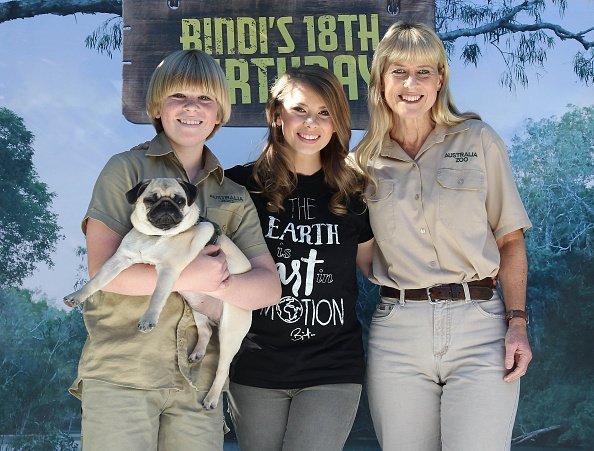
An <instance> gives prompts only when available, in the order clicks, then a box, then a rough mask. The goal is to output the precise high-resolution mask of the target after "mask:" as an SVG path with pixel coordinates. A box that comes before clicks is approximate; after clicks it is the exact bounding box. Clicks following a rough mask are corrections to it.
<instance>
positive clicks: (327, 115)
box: [318, 110, 330, 117]
mask: <svg viewBox="0 0 594 451" xmlns="http://www.w3.org/2000/svg"><path fill="white" fill-rule="evenodd" d="M318 114H319V115H320V116H324V117H330V111H328V110H322V111H320V112H319V113H318Z"/></svg>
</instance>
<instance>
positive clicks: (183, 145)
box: [155, 88, 221, 153]
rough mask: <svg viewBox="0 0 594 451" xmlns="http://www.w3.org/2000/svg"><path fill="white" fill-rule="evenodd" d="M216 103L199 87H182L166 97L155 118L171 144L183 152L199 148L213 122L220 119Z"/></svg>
mask: <svg viewBox="0 0 594 451" xmlns="http://www.w3.org/2000/svg"><path fill="white" fill-rule="evenodd" d="M218 111H219V105H218V103H217V101H216V99H215V98H214V96H213V95H212V94H210V93H207V92H205V91H204V90H202V89H197V88H195V89H181V90H179V91H175V92H173V93H172V94H170V95H168V96H167V97H165V99H164V100H163V101H162V102H161V107H160V108H159V111H157V114H156V115H155V118H156V119H160V120H161V124H162V125H163V130H164V131H165V134H166V135H167V138H168V140H169V142H170V143H171V147H173V149H174V150H175V151H176V152H178V153H184V152H189V151H194V150H201V149H202V146H203V145H204V142H205V141H206V139H207V138H208V137H209V136H210V134H211V133H212V131H213V130H214V128H215V126H216V125H218V124H220V123H221V120H220V118H219V117H218Z"/></svg>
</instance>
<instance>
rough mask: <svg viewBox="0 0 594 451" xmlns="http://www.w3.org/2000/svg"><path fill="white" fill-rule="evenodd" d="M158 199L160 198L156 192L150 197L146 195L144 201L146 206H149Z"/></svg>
mask: <svg viewBox="0 0 594 451" xmlns="http://www.w3.org/2000/svg"><path fill="white" fill-rule="evenodd" d="M158 200H159V198H158V197H157V195H156V194H153V195H152V196H150V197H145V198H144V200H143V202H144V204H145V205H146V206H149V207H150V206H151V205H153V204H154V203H155V202H157V201H158Z"/></svg>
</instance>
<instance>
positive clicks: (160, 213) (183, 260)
mask: <svg viewBox="0 0 594 451" xmlns="http://www.w3.org/2000/svg"><path fill="white" fill-rule="evenodd" d="M197 193H198V189H197V188H196V186H194V185H192V184H190V183H187V182H185V181H182V180H178V179H172V178H157V179H152V180H147V181H143V182H141V183H139V184H138V185H136V186H135V187H134V188H132V189H131V190H130V191H128V192H127V193H126V198H127V200H128V202H130V203H131V204H134V211H133V212H132V216H131V221H132V225H133V228H132V230H130V231H129V232H128V233H127V234H126V236H124V238H123V239H122V242H121V244H120V246H119V247H118V249H117V251H116V253H115V254H114V255H113V256H112V257H111V258H109V259H108V260H107V261H106V262H105V263H104V264H103V266H102V267H101V269H100V270H99V271H98V272H97V274H96V275H95V277H93V278H92V279H91V280H89V281H88V282H87V283H86V284H85V285H84V286H82V287H81V288H80V289H79V290H78V291H75V292H74V293H71V294H69V295H68V296H65V297H64V303H65V304H66V305H68V306H70V307H74V306H76V305H79V304H80V303H81V302H83V301H84V300H86V299H87V298H89V297H90V296H91V295H92V294H93V293H95V292H96V291H98V290H100V289H101V288H103V287H104V286H105V285H107V284H108V283H109V282H110V281H111V280H113V279H114V278H115V277H116V276H117V275H118V274H119V273H120V272H121V271H123V270H124V269H126V268H128V267H129V266H132V265H133V264H135V263H146V264H149V265H154V266H155V267H156V270H157V284H156V287H155V290H154V292H153V294H152V296H151V299H150V303H149V307H148V309H147V310H146V312H145V313H144V315H143V317H142V318H141V319H140V321H139V322H138V329H139V330H140V331H141V332H150V331H151V330H152V329H153V328H154V327H155V326H156V325H157V323H158V321H159V315H160V314H161V311H162V310H163V307H164V305H165V302H166V301H167V298H168V297H169V294H170V293H171V291H172V290H173V285H174V284H175V281H176V280H177V279H178V277H179V275H180V274H181V272H182V271H183V270H184V268H185V267H186V266H187V265H188V264H189V263H190V262H191V261H192V260H194V258H196V256H197V255H198V253H199V252H200V251H201V250H202V249H203V248H204V247H205V246H206V245H207V244H208V243H210V242H213V237H214V238H216V242H217V243H218V244H220V246H221V249H222V251H223V252H224V253H225V256H226V257H227V266H228V269H229V273H230V274H241V273H244V272H247V271H249V270H250V269H251V264H250V262H249V260H248V259H247V258H246V256H245V255H244V254H243V253H242V252H241V251H240V250H239V248H238V247H237V246H236V245H235V244H234V243H233V241H231V240H230V239H229V238H228V237H227V236H225V234H220V231H219V233H218V235H219V236H218V237H217V233H215V232H216V229H215V225H213V224H212V223H210V222H207V221H200V211H199V208H198V206H197V205H196V204H195V203H194V201H195V199H196V195H197ZM217 229H218V226H217ZM180 295H181V296H183V297H184V298H185V299H187V300H190V301H191V302H192V304H193V305H195V306H196V305H200V306H201V307H200V311H201V312H203V313H204V314H203V313H200V312H198V311H196V310H194V309H192V314H193V316H194V321H195V322H196V327H197V328H198V342H197V343H196V346H195V348H194V349H193V351H192V353H191V354H190V355H189V356H188V360H189V361H190V362H198V361H200V360H201V359H202V358H203V357H204V354H205V353H206V346H207V345H208V342H209V340H210V337H211V335H212V328H211V324H217V323H218V329H219V341H220V355H219V361H218V366H217V372H216V376H215V379H214V381H213V384H212V386H211V388H210V390H209V392H208V393H207V395H206V397H205V398H204V401H203V406H204V407H205V408H206V409H214V408H215V407H216V406H217V403H218V400H219V396H220V394H221V391H222V389H223V386H224V384H225V381H226V379H227V377H228V375H229V366H230V365H231V361H232V360H233V357H234V356H235V354H236V353H237V351H238V350H239V347H240V345H241V342H242V340H243V338H244V337H245V335H246V334H247V332H248V330H249V328H250V325H251V322H252V313H251V312H250V311H247V310H243V309H241V308H239V307H236V306H234V305H231V304H227V303H224V302H223V303H221V302H220V301H219V300H215V299H214V298H212V297H210V296H208V295H206V294H203V293H197V292H187V291H183V292H180ZM220 304H222V312H221V310H220Z"/></svg>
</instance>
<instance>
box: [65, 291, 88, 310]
mask: <svg viewBox="0 0 594 451" xmlns="http://www.w3.org/2000/svg"><path fill="white" fill-rule="evenodd" d="M63 301H64V304H66V305H67V306H68V307H76V306H77V305H80V304H81V303H82V302H83V301H84V299H81V298H80V297H79V296H78V292H77V291H75V292H74V293H70V294H69V295H67V296H64V299H63Z"/></svg>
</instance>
